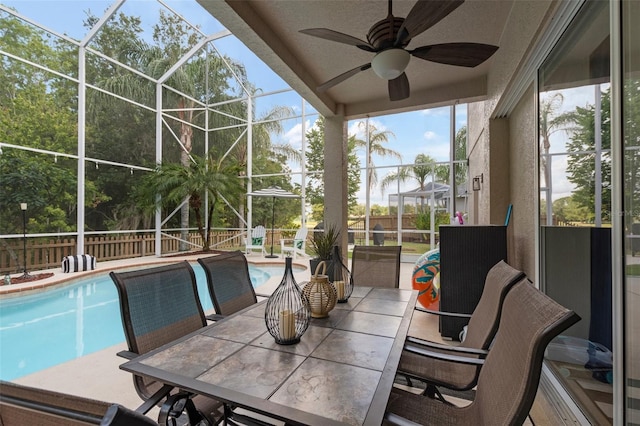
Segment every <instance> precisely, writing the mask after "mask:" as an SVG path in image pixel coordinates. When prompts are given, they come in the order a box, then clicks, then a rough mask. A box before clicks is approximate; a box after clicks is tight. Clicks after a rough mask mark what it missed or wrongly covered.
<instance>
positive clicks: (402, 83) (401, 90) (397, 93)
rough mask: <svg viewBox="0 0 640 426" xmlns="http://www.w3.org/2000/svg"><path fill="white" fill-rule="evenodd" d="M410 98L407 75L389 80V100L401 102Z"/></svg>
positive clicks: (403, 74)
mask: <svg viewBox="0 0 640 426" xmlns="http://www.w3.org/2000/svg"><path fill="white" fill-rule="evenodd" d="M408 97H409V79H408V78H407V74H406V73H402V74H400V77H397V78H394V79H393V80H389V100H391V101H401V100H403V99H407V98H408Z"/></svg>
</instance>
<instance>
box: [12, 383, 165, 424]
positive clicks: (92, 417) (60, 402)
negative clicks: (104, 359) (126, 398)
mask: <svg viewBox="0 0 640 426" xmlns="http://www.w3.org/2000/svg"><path fill="white" fill-rule="evenodd" d="M0 424H1V425H3V426H25V425H38V426H80V425H110V426H151V425H155V426H157V425H158V423H157V422H155V421H154V420H152V419H150V418H149V417H146V416H145V415H143V414H141V413H139V412H137V411H133V410H130V409H128V408H125V407H123V406H121V405H118V404H110V403H108V402H104V401H97V400H94V399H89V398H84V397H80V396H75V395H69V394H64V393H60V392H54V391H50V390H45V389H38V388H33V387H29V386H23V385H19V384H16V383H11V382H5V381H0Z"/></svg>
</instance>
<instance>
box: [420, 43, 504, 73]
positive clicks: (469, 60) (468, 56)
mask: <svg viewBox="0 0 640 426" xmlns="http://www.w3.org/2000/svg"><path fill="white" fill-rule="evenodd" d="M496 50H498V46H492V45H490V44H482V43H443V44H434V45H431V46H422V47H418V48H415V49H413V50H412V51H411V52H410V53H411V54H412V55H413V56H415V57H417V58H420V59H425V60H427V61H431V62H438V63H441V64H447V65H457V66H460V67H469V68H473V67H475V66H478V65H480V64H481V63H483V62H484V61H486V60H487V59H489V58H490V57H491V55H493V54H494V53H495V52H496Z"/></svg>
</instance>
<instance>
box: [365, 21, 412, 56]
mask: <svg viewBox="0 0 640 426" xmlns="http://www.w3.org/2000/svg"><path fill="white" fill-rule="evenodd" d="M403 23H404V18H396V17H394V16H393V15H389V16H387V17H386V18H385V19H383V20H382V21H378V22H376V23H375V24H373V26H372V27H371V29H370V30H369V33H368V34H367V41H369V44H371V46H373V47H374V48H375V49H376V51H381V50H385V49H388V48H390V47H394V44H395V42H396V38H397V36H398V32H399V31H400V28H401V27H402V24H403ZM410 41H411V38H410V37H405V38H404V39H403V40H402V42H401V43H400V44H399V45H397V46H395V47H400V48H404V47H406V46H407V45H408V44H409V42H410Z"/></svg>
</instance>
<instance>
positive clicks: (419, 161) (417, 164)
mask: <svg viewBox="0 0 640 426" xmlns="http://www.w3.org/2000/svg"><path fill="white" fill-rule="evenodd" d="M435 165H436V160H435V159H433V158H431V157H430V156H428V155H426V154H418V155H416V158H415V160H414V161H413V164H412V165H410V166H403V167H400V168H399V170H398V171H397V172H390V173H389V174H387V175H386V176H385V177H384V178H383V179H382V182H380V190H381V191H382V193H383V194H384V191H385V190H386V189H387V188H388V187H389V186H390V185H391V184H392V183H393V182H397V181H400V182H406V181H407V180H409V179H415V180H417V181H418V183H419V184H420V191H421V192H422V191H424V190H425V184H426V183H427V177H429V175H430V174H431V173H432V172H433V171H434V169H435ZM420 199H421V203H420V204H421V209H422V210H423V211H424V196H420ZM398 201H399V200H398Z"/></svg>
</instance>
